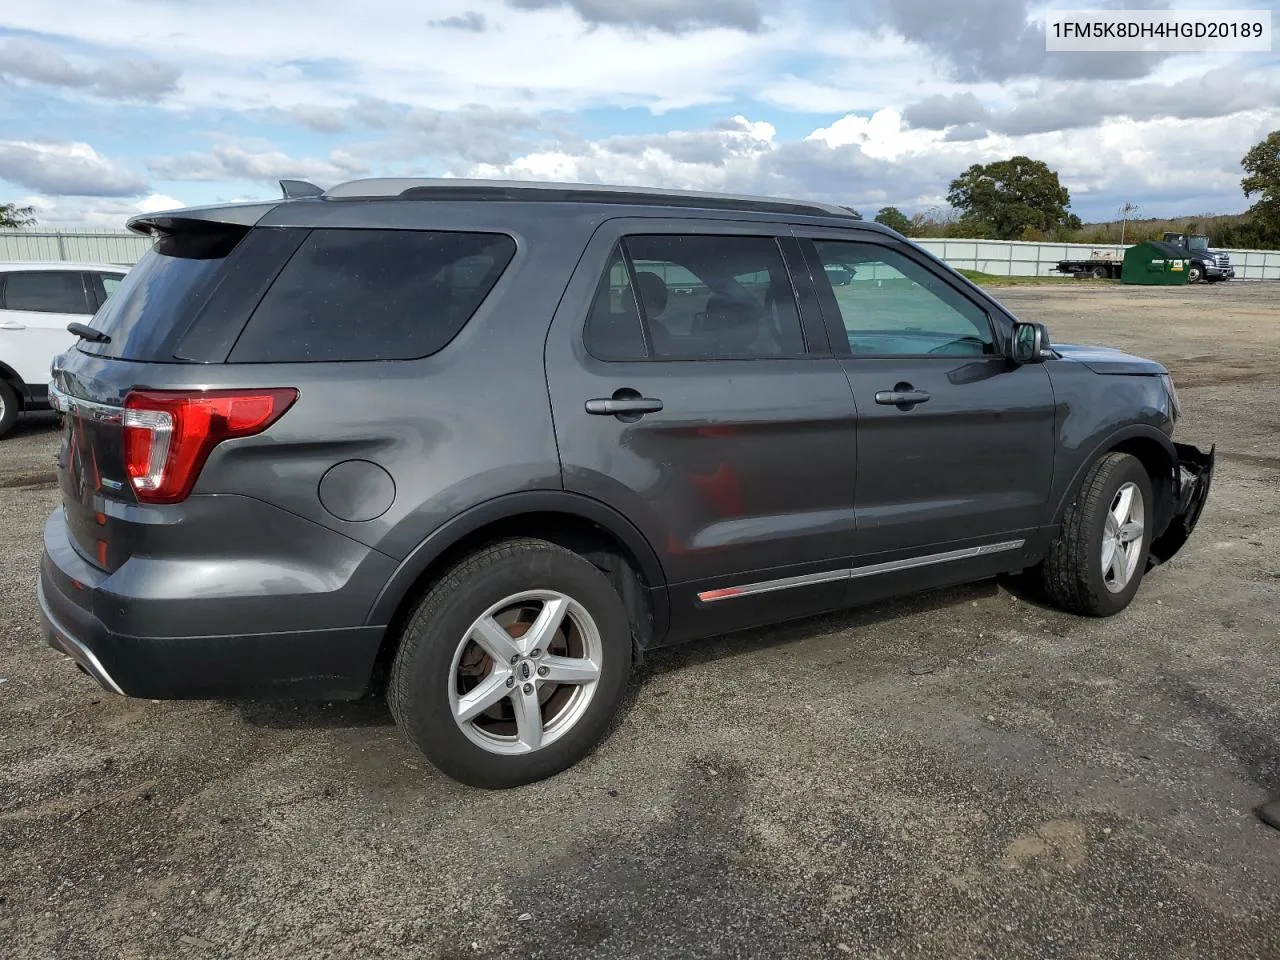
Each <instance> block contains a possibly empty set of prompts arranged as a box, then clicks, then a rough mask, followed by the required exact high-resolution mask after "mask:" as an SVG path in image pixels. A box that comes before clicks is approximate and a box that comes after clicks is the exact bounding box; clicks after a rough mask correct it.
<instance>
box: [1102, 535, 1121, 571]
mask: <svg viewBox="0 0 1280 960" xmlns="http://www.w3.org/2000/svg"><path fill="white" fill-rule="evenodd" d="M1119 552H1120V544H1119V543H1118V542H1116V541H1115V540H1104V541H1103V542H1102V573H1103V575H1104V576H1105V575H1106V574H1107V572H1108V571H1110V570H1111V565H1112V564H1113V563H1114V562H1115V559H1116V554H1117V553H1119Z"/></svg>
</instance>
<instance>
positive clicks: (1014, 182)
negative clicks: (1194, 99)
mask: <svg viewBox="0 0 1280 960" xmlns="http://www.w3.org/2000/svg"><path fill="white" fill-rule="evenodd" d="M1240 168H1241V170H1242V171H1243V172H1244V174H1245V176H1244V178H1243V179H1242V180H1241V181H1240V187H1241V190H1242V191H1243V192H1244V195H1245V197H1246V198H1250V199H1253V198H1256V200H1255V202H1254V203H1253V205H1252V206H1251V207H1250V208H1249V210H1248V212H1247V213H1243V214H1226V215H1215V214H1202V215H1200V216H1195V217H1176V218H1173V219H1159V218H1148V219H1145V220H1135V219H1133V218H1132V216H1126V215H1130V214H1133V213H1136V212H1137V208H1136V207H1134V206H1133V205H1132V204H1125V205H1124V207H1122V208H1121V209H1120V210H1118V211H1117V217H1116V219H1115V220H1112V221H1110V222H1107V223H1081V222H1080V218H1079V217H1078V216H1076V215H1075V214H1074V213H1072V212H1071V194H1070V193H1069V192H1068V190H1067V188H1066V187H1064V186H1063V185H1062V182H1061V181H1060V180H1059V179H1058V173H1057V171H1056V170H1053V169H1051V168H1050V167H1049V166H1048V165H1047V164H1045V163H1044V162H1043V161H1040V160H1033V159H1031V158H1030V157H1024V156H1017V157H1010V158H1009V159H1008V160H998V161H996V162H994V163H988V164H974V165H973V166H971V167H970V168H969V169H968V170H966V171H964V172H963V173H962V174H960V176H958V177H956V179H954V180H952V181H951V185H950V189H949V190H948V191H947V201H946V202H947V205H946V206H945V207H942V206H939V207H933V208H931V209H929V210H924V211H921V212H919V213H917V214H916V215H915V216H913V217H908V216H907V215H906V214H904V213H903V212H902V211H901V210H899V209H898V208H897V207H885V208H883V209H881V210H880V211H879V212H878V213H877V214H876V221H877V222H878V223H883V224H885V225H886V226H888V227H892V228H893V229H894V230H897V231H898V232H899V233H902V234H906V235H907V236H909V237H965V238H977V239H985V240H1033V241H1036V240H1038V241H1050V242H1054V243H1093V244H1114V243H1121V242H1124V243H1138V242H1140V241H1143V240H1158V239H1160V237H1161V235H1162V234H1164V233H1166V232H1169V233H1202V234H1205V235H1206V236H1208V238H1209V243H1210V245H1211V246H1214V247H1237V248H1240V247H1244V248H1249V247H1253V248H1257V249H1263V250H1274V249H1276V248H1277V247H1280V130H1276V131H1273V132H1272V133H1270V134H1269V135H1267V136H1266V137H1265V138H1263V139H1262V140H1261V141H1259V142H1258V143H1256V144H1254V145H1253V147H1251V148H1250V149H1249V152H1248V153H1246V154H1245V156H1244V158H1243V159H1242V160H1241V161H1240ZM850 209H852V208H850Z"/></svg>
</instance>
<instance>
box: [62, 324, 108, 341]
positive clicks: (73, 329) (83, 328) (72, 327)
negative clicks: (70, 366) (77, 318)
mask: <svg viewBox="0 0 1280 960" xmlns="http://www.w3.org/2000/svg"><path fill="white" fill-rule="evenodd" d="M67 332H68V333H74V334H75V335H76V336H77V337H80V338H81V339H82V340H88V341H90V342H91V343H110V342H111V338H110V337H109V336H107V335H106V334H105V333H103V332H102V331H101V330H95V329H93V327H91V326H89V325H88V324H87V323H68V324H67Z"/></svg>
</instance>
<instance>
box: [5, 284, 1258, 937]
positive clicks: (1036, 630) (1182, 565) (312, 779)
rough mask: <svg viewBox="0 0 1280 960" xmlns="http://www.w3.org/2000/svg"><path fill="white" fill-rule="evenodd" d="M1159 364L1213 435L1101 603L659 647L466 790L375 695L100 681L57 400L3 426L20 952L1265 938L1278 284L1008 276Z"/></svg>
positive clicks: (992, 589) (8, 701) (911, 606)
mask: <svg viewBox="0 0 1280 960" xmlns="http://www.w3.org/2000/svg"><path fill="white" fill-rule="evenodd" d="M998 293H999V295H1000V296H1001V297H1002V299H1004V300H1005V301H1006V302H1007V303H1009V305H1010V306H1012V307H1013V309H1014V310H1015V311H1016V312H1017V313H1019V315H1021V316H1023V317H1024V318H1026V319H1040V320H1044V321H1045V322H1047V323H1048V324H1049V326H1050V330H1051V332H1052V334H1053V335H1054V336H1055V338H1056V339H1058V340H1061V341H1063V342H1066V341H1074V342H1099V343H1109V344H1114V345H1116V346H1120V347H1124V348H1128V349H1132V350H1135V351H1137V352H1140V353H1143V354H1146V355H1148V356H1153V357H1155V358H1157V359H1160V360H1161V361H1163V362H1165V363H1166V364H1167V365H1168V366H1169V367H1170V368H1171V370H1172V371H1173V373H1174V376H1175V379H1176V381H1177V383H1178V384H1179V387H1180V392H1181V395H1182V402H1183V406H1184V408H1185V410H1186V420H1185V423H1184V425H1183V426H1182V428H1181V434H1182V436H1183V437H1184V438H1185V439H1188V440H1190V441H1192V442H1196V443H1200V444H1208V443H1209V442H1217V443H1218V451H1219V460H1218V463H1219V472H1218V476H1217V478H1216V481H1215V485H1214V490H1213V495H1212V497H1211V499H1210V501H1209V505H1208V508H1207V510H1206V512H1205V515H1204V518H1203V520H1202V522H1201V525H1200V528H1199V529H1198V531H1197V532H1196V535H1195V537H1194V538H1193V539H1192V541H1191V542H1190V543H1189V544H1188V545H1187V547H1186V548H1185V549H1184V551H1183V553H1182V554H1181V555H1180V556H1179V557H1177V558H1176V559H1175V560H1174V561H1173V562H1172V563H1171V564H1169V565H1168V566H1166V567H1164V568H1162V569H1160V570H1158V571H1156V572H1155V573H1153V574H1152V575H1151V577H1150V579H1149V580H1148V581H1147V582H1146V584H1145V585H1144V586H1143V589H1142V591H1141V592H1140V594H1139V596H1138V598H1137V600H1136V601H1135V603H1134V604H1133V606H1132V607H1131V608H1130V609H1129V610H1128V611H1126V612H1125V613H1124V614H1122V615H1120V616H1118V617H1116V618H1114V619H1111V620H1107V621H1094V620H1082V619H1075V618H1072V617H1070V616H1066V615H1063V614H1060V613H1057V612H1055V611H1052V610H1049V609H1046V608H1044V607H1042V606H1041V605H1039V604H1038V603H1037V602H1036V601H1035V599H1034V595H1032V594H1028V593H1027V592H1025V591H1024V590H1022V589H1021V588H1020V587H1019V586H1018V585H1016V584H1006V583H994V582H991V583H984V584H979V585H975V586H972V587H967V588H963V589H957V590H948V591H944V592H939V593H933V594H929V595H926V596H922V597H917V598H914V599H910V600H906V601H901V602H896V603H891V604H882V605H878V606H875V607H872V608H868V609H863V610H859V611H854V612H850V613H845V614H839V615H833V616H828V617H825V618H822V619H818V620H812V621H807V622H804V623H800V624H793V625H790V626H787V627H785V628H781V629H770V630H762V631H757V632H754V633H750V634H745V635H740V636H736V637H730V638H725V639H722V640H717V641H713V642H708V643H702V644H697V645H694V646H690V647H687V648H684V649H680V650H676V651H672V652H666V653H662V654H660V655H655V656H653V657H652V658H651V660H650V662H649V663H648V664H647V666H646V668H645V671H644V673H643V676H641V677H639V678H637V681H636V683H635V684H634V685H633V687H632V691H631V694H630V697H629V702H628V704H627V707H626V709H625V712H624V716H623V719H622V720H621V722H620V723H619V725H618V727H617V729H616V730H615V731H614V732H613V734H612V735H611V737H610V738H609V739H608V740H607V741H606V742H605V744H604V745H603V746H602V747H601V748H600V749H599V750H598V751H597V752H596V753H595V754H594V755H593V756H592V757H590V758H588V759H587V760H586V761H584V762H583V763H582V764H580V765H579V766H578V767H576V768H574V769H573V770H571V771H569V772H568V773H566V774H564V775H562V776H560V777H558V778H555V779H553V780H551V781H548V782H544V783H541V784H538V785H535V786H532V787H527V788H523V789H519V790H515V791H508V792H502V793H483V792H478V791H474V790H470V789H467V788H463V787H460V786H457V785H455V784H453V783H451V782H448V781H446V780H444V779H443V778H441V777H440V776H438V775H437V774H435V773H434V772H433V771H432V770H431V769H430V768H429V767H428V766H427V765H426V763H425V762H424V761H422V760H421V759H420V758H419V757H418V756H417V755H415V754H414V752H413V751H412V750H411V749H410V748H409V747H408V746H407V745H406V743H405V742H404V741H403V740H402V739H401V737H400V736H399V735H398V734H397V732H396V730H395V728H394V727H393V726H392V725H391V720H390V716H389V715H388V713H387V711H386V708H385V706H383V705H382V704H380V703H358V704H293V703H283V704H255V705H233V704H224V703H155V702H150V701H134V700H125V699H122V698H119V697H113V696H110V695H108V694H105V693H103V692H102V691H100V690H99V689H97V687H96V686H95V685H93V684H92V683H91V681H89V680H88V678H86V677H84V676H83V675H81V674H80V673H78V672H77V671H76V670H74V669H73V668H72V667H71V665H70V663H69V662H67V661H66V660H65V659H63V658H62V657H60V656H59V655H58V654H56V653H55V652H54V651H52V650H50V649H48V648H47V647H46V646H44V643H43V640H42V638H41V636H40V635H39V627H38V623H37V618H36V607H35V601H34V591H35V579H36V569H37V561H38V557H39V552H40V535H41V528H42V525H43V523H44V520H45V517H46V516H47V515H48V513H49V511H50V510H51V509H53V507H54V505H55V503H56V500H57V497H56V491H55V489H54V486H53V483H52V478H51V475H50V471H51V469H52V463H51V460H52V454H53V448H54V445H55V438H56V435H55V432H54V430H53V428H52V426H51V422H50V421H49V420H48V419H45V420H44V421H42V422H35V423H31V424H27V425H25V426H24V427H23V428H22V430H21V431H20V432H19V433H18V434H17V435H15V436H13V437H11V438H10V439H7V440H5V441H3V443H0V518H3V520H2V528H3V530H4V533H5V536H4V537H3V538H0V573H2V578H0V677H2V678H3V682H2V683H0V851H2V852H3V856H0V956H3V957H15V958H19V957H20V958H24V960H25V958H44V957H59V958H62V957H66V958H71V957H77V958H78V957H94V958H98V957H102V958H143V957H148V958H149V957H193V958H199V957H232V956H234V957H270V958H286V957H306V958H321V957H358V958H380V957H386V958H391V957H414V958H426V957H447V958H460V957H468V958H470V957H476V958H482V957H563V958H571V957H611V958H616V957H626V956H645V957H649V956H653V957H681V958H691V957H734V956H736V957H748V956H751V957H756V956H758V957H769V958H782V957H828V956H830V957H843V956H853V957H861V958H879V957H958V956H964V957H1000V958H1005V957H1037V958H1068V957H1070V958H1093V957H1098V958H1101V957H1126V958H1153V960H1156V958H1158V960H1173V958H1188V960H1190V958H1196V960H1201V958H1208V957H1214V958H1228V957H1258V958H1271V960H1274V958H1276V957H1280V920H1278V919H1277V917H1280V832H1276V831H1273V830H1269V829H1268V828H1266V827H1265V826H1263V825H1261V824H1260V823H1259V822H1258V821H1257V820H1256V818H1255V817H1254V815H1253V813H1252V811H1253V808H1254V807H1256V805H1258V804H1259V803H1261V802H1262V801H1264V800H1266V799H1267V798H1268V797H1272V796H1276V795H1280V702H1278V701H1280V697H1278V692H1280V639H1278V637H1280V632H1278V631H1277V625H1278V624H1280V602H1278V601H1280V572H1278V571H1280V563H1278V562H1277V558H1278V556H1280V497H1277V492H1278V490H1280V455H1278V453H1277V451H1280V442H1278V436H1280V403H1277V401H1276V396H1277V388H1280V372H1278V371H1277V369H1276V358H1277V357H1278V356H1280V352H1278V350H1277V348H1278V347H1280V288H1278V287H1277V286H1276V285H1268V284H1246V283H1237V284H1232V285H1230V286H1228V287H1222V286H1217V287H1196V288H1186V289H1176V290H1173V289H1163V290H1162V289H1141V288H1136V289H1135V288H1122V287H1117V286H1111V285H1102V284H1092V283H1081V284H1078V285H1075V284H1073V285H1059V286H1054V287H1040V288H1028V287H1024V288H1017V289H1009V290H1002V291H998Z"/></svg>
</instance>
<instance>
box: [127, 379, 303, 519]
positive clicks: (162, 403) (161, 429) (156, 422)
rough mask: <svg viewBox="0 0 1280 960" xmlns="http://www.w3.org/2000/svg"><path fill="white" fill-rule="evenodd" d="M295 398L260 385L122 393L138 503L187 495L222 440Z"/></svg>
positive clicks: (290, 391)
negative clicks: (245, 387) (252, 388)
mask: <svg viewBox="0 0 1280 960" xmlns="http://www.w3.org/2000/svg"><path fill="white" fill-rule="evenodd" d="M297 399H298V391H297V390H295V389H294V388H293V387H276V388H271V389H263V390H135V391H133V392H132V393H130V394H129V395H128V396H127V397H125V399H124V459H125V469H126V471H127V472H128V475H129V483H130V484H131V485H132V486H133V492H134V494H135V495H136V496H137V498H138V500H139V502H141V503H177V502H179V501H180V500H185V499H186V497H187V494H189V493H190V492H191V488H192V487H193V486H195V482H196V478H197V477H198V476H200V470H201V468H202V467H203V466H204V462H205V460H206V459H207V458H208V456H209V451H210V450H212V449H213V448H214V447H216V446H217V445H218V444H219V443H221V442H222V441H223V440H232V439H234V438H236V437H250V436H253V435H254V434H255V433H261V432H262V431H263V430H265V429H267V427H269V426H271V424H273V423H275V422H276V421H277V420H279V419H280V417H281V416H283V415H284V412H285V411H286V410H288V409H289V407H290V406H292V404H293V402H294V401H295V400H297Z"/></svg>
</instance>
